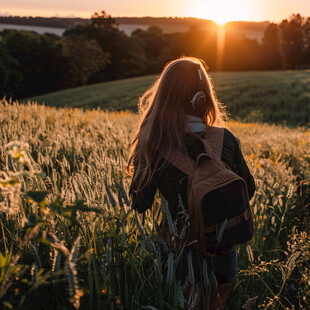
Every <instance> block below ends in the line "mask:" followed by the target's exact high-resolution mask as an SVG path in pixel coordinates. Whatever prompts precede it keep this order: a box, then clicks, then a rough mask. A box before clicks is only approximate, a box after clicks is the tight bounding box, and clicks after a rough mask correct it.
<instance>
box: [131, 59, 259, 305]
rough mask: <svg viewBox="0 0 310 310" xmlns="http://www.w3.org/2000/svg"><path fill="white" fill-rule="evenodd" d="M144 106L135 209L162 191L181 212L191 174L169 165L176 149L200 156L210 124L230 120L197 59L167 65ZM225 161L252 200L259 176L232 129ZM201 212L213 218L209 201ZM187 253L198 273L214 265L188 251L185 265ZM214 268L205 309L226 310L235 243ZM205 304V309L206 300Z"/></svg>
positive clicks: (135, 153) (136, 148)
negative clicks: (252, 170)
mask: <svg viewBox="0 0 310 310" xmlns="http://www.w3.org/2000/svg"><path fill="white" fill-rule="evenodd" d="M139 110H140V112H141V115H142V117H141V122H140V126H139V129H138V132H137V134H136V136H135V138H134V140H133V143H132V149H131V154H130V158H129V163H128V171H130V170H131V168H132V167H134V173H133V178H132V184H131V189H130V194H131V196H132V207H133V209H135V210H136V211H138V212H139V213H142V212H145V211H146V210H147V209H149V208H151V207H152V203H153V199H154V196H155V194H156V191H157V189H158V190H159V191H160V193H161V195H162V196H163V197H164V198H165V199H166V200H167V202H168V206H169V210H170V211H171V213H172V214H176V213H177V212H178V210H177V209H178V206H179V197H180V196H181V198H182V201H183V203H184V202H186V201H187V197H186V195H187V194H186V177H187V175H186V174H185V173H184V172H182V171H180V170H179V169H178V168H176V167H175V166H174V165H173V164H171V163H170V161H169V158H172V157H173V150H179V151H180V152H182V153H184V154H186V155H187V156H188V157H190V158H191V159H193V160H196V157H197V155H198V154H200V153H203V152H204V146H203V144H202V142H201V139H200V138H202V137H203V136H204V133H205V130H206V129H207V128H208V127H209V126H214V125H217V126H222V125H223V123H224V118H225V112H224V110H223V108H222V106H221V104H220V103H219V102H218V101H217V99H216V95H215V93H214V90H213V86H212V83H211V79H210V77H209V76H208V74H207V68H206V65H205V64H204V62H203V61H202V60H200V59H197V58H193V57H182V58H180V59H177V60H174V61H172V62H170V63H168V64H167V65H166V67H165V68H164V70H163V72H162V74H161V75H160V77H159V78H158V80H157V81H156V82H155V83H154V84H153V85H152V86H151V88H150V89H149V90H148V91H146V93H145V94H144V95H143V96H142V97H141V99H140V102H139ZM221 160H222V161H224V162H225V163H226V164H227V165H228V166H229V167H230V169H231V170H232V171H233V172H234V173H236V174H237V175H239V176H240V177H242V178H243V179H244V180H245V182H246V184H247V187H248V194H249V198H250V199H251V198H252V196H253V194H254V191H255V185H254V179H253V177H252V176H251V174H250V172H249V169H248V167H247V165H246V163H245V160H244V158H243V155H242V153H241V149H240V144H239V140H238V139H237V138H236V137H235V136H234V135H233V134H232V133H231V132H230V131H229V130H227V129H224V140H223V147H222V155H221ZM172 162H173V161H172ZM185 205H186V203H185ZM202 210H203V214H204V218H206V219H208V218H210V216H211V217H212V216H213V215H212V214H210V211H207V206H205V205H204V204H202ZM208 212H209V213H208ZM188 251H189V252H188ZM188 255H191V259H192V261H193V266H194V267H195V270H194V272H195V275H196V276H197V277H198V278H199V276H200V277H201V273H202V272H203V270H202V268H200V267H199V266H201V264H200V262H201V260H203V259H205V260H207V263H208V264H209V266H210V264H211V261H210V258H205V257H201V256H200V254H198V253H197V252H195V251H192V250H191V249H187V250H186V253H184V257H185V260H184V264H183V265H186V257H188ZM197 266H198V267H197ZM212 266H213V267H212V269H213V270H212V271H213V273H214V275H215V277H216V280H217V282H218V285H217V289H215V288H213V289H212V288H211V300H210V303H209V306H204V307H205V309H223V308H224V305H225V302H226V298H227V296H228V293H229V290H230V287H231V283H232V281H233V279H234V278H235V277H236V275H237V252H236V248H235V246H233V247H231V248H228V249H225V251H222V252H220V253H216V255H215V257H214V260H213V262H212ZM209 269H210V268H209ZM209 272H210V270H209ZM180 274H181V275H180V277H181V280H184V279H183V276H184V274H185V278H186V268H185V266H182V264H181V267H180ZM208 276H209V274H208ZM202 295H203V294H202ZM185 296H186V292H185ZM200 307H201V308H202V307H203V302H201V303H200Z"/></svg>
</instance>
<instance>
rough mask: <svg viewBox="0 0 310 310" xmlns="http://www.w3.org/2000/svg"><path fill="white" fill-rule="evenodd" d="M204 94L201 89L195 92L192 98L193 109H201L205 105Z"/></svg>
mask: <svg viewBox="0 0 310 310" xmlns="http://www.w3.org/2000/svg"><path fill="white" fill-rule="evenodd" d="M206 100H207V98H206V94H205V93H204V92H203V91H199V92H197V93H196V94H195V95H194V97H193V99H192V106H193V108H194V110H201V109H202V108H203V107H204V106H205V105H206Z"/></svg>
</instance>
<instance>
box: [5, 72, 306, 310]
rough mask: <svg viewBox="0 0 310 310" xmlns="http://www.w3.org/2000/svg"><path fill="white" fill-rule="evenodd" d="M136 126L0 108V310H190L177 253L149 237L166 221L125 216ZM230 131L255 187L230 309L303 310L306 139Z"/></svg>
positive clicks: (276, 131) (156, 213)
mask: <svg viewBox="0 0 310 310" xmlns="http://www.w3.org/2000/svg"><path fill="white" fill-rule="evenodd" d="M303 74H304V73H303ZM228 76H229V75H228V74H227V75H226V74H225V77H226V78H227V80H226V81H227V83H228ZM231 76H234V74H231ZM246 76H247V77H248V79H249V77H250V75H249V74H247V75H246ZM254 76H256V74H253V79H254ZM218 77H220V76H218ZM149 79H151V78H149ZM131 81H134V79H133V80H131ZM136 81H139V79H136ZM140 81H141V80H140ZM248 82H249V83H250V82H251V81H250V80H249V81H248ZM253 82H254V81H253ZM119 83H121V82H119ZM138 84H140V83H138ZM105 85H109V84H105ZM112 85H113V83H112ZM115 85H116V84H114V86H115ZM219 86H221V84H220V83H219ZM93 87H94V86H93ZM221 87H224V86H223V85H222V86H221ZM86 89H87V88H86ZM82 90H83V89H80V91H82ZM114 90H115V91H117V88H114ZM118 93H120V92H118ZM56 95H57V94H54V96H56ZM58 98H61V97H60V96H58ZM76 98H78V97H76ZM138 121H139V120H138V115H137V114H134V113H131V112H104V111H96V110H86V111H83V110H82V109H71V108H57V109H56V108H53V107H43V106H38V105H35V104H29V105H20V104H18V103H13V104H9V103H8V102H6V101H1V102H0V123H1V127H0V270H1V273H0V309H3V310H8V309H34V310H35V309H44V310H54V309H68V310H69V309H73V308H75V309H94V310H95V309H102V310H106V309H109V310H146V309H149V310H154V309H155V310H159V309H160V310H179V309H180V310H181V309H192V308H191V306H193V305H194V303H195V298H194V297H195V296H196V293H197V292H195V291H193V295H192V299H190V300H184V298H183V294H182V290H183V289H184V287H182V286H181V283H180V281H179V275H178V273H177V265H178V258H179V257H180V255H181V254H182V251H183V249H184V248H179V247H171V246H168V245H167V244H165V242H164V241H163V240H162V239H161V237H160V235H158V233H157V230H156V225H158V223H159V222H160V219H161V218H162V217H163V216H164V217H167V218H168V217H169V212H168V211H167V209H165V208H161V201H160V199H159V197H156V199H155V202H154V205H153V208H152V210H149V211H148V212H147V213H146V217H145V222H144V224H143V225H142V222H141V219H139V218H138V217H136V215H135V213H134V212H133V211H132V210H131V207H130V199H129V197H128V194H127V193H128V188H129V183H130V178H129V177H128V175H127V174H126V172H125V166H126V161H127V158H128V149H129V146H130V142H131V141H132V138H133V136H134V133H135V130H136V128H137V124H138ZM227 126H228V127H229V129H230V130H231V131H232V132H233V133H234V134H236V135H237V136H238V137H239V138H240V141H241V145H242V150H243V154H244V156H245V159H246V161H247V164H248V166H249V169H250V171H251V173H252V174H253V175H254V178H255V182H256V193H255V196H254V197H253V199H252V200H251V206H252V210H253V214H254V218H255V235H254V238H253V239H252V240H251V242H250V245H249V246H248V247H245V246H244V245H240V246H238V253H239V269H238V277H237V279H236V280H235V281H234V283H233V288H232V292H231V294H230V297H229V300H228V304H227V309H229V310H241V309H248V310H251V309H252V310H254V309H255V310H256V309H266V310H278V309H281V310H297V309H300V310H306V309H310V289H309V281H310V237H309V234H308V233H307V231H308V230H309V222H308V215H309V213H307V212H309V211H308V210H309V205H307V204H308V203H309V195H310V187H309V180H310V130H309V129H306V128H292V129H290V128H288V127H285V126H275V125H268V124H257V123H256V124H251V123H248V124H245V123H239V122H230V123H228V124H227ZM307 206H308V207H307ZM163 210H166V212H163ZM168 223H169V221H168ZM172 244H173V240H172ZM167 257H168V260H167ZM188 264H189V265H188V277H190V274H191V270H192V267H191V266H190V263H188ZM208 268H210V266H209V267H208ZM207 280H208V281H211V279H206V281H207ZM190 281H191V280H190ZM185 289H186V287H185ZM227 309H225V310H227Z"/></svg>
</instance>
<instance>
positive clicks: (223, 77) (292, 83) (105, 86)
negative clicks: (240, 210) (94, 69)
mask: <svg viewBox="0 0 310 310" xmlns="http://www.w3.org/2000/svg"><path fill="white" fill-rule="evenodd" d="M210 75H211V77H212V78H213V80H214V84H215V91H216V93H217V96H218V99H219V100H220V101H221V102H223V103H224V104H225V105H226V106H227V109H228V111H229V112H230V115H231V117H232V118H233V119H237V120H238V119H239V120H243V121H250V122H251V121H258V122H272V123H285V124H287V125H293V126H296V125H302V126H304V125H308V124H309V123H310V70H300V71H262V72H223V73H210ZM155 78H156V77H155V76H145V77H137V78H131V79H126V80H118V81H112V82H106V83H100V84H95V85H89V86H85V87H79V88H73V89H68V90H63V91H58V92H54V93H50V94H46V95H42V96H37V97H33V98H31V100H33V101H37V102H38V103H45V104H46V105H49V106H56V107H83V108H87V109H88V108H97V107H100V108H101V109H102V110H127V109H128V110H131V111H136V110H137V101H138V98H139V96H141V95H142V93H143V92H144V91H145V90H146V89H147V88H148V87H149V86H150V85H151V83H152V82H153V81H154V80H155Z"/></svg>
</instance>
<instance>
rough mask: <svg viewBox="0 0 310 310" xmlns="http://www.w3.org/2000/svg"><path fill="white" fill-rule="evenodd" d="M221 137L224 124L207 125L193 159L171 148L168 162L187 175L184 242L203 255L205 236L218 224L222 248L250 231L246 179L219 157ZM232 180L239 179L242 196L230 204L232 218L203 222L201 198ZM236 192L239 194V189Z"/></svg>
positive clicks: (242, 239) (216, 230)
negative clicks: (197, 151) (233, 209)
mask: <svg viewBox="0 0 310 310" xmlns="http://www.w3.org/2000/svg"><path fill="white" fill-rule="evenodd" d="M223 139H224V128H219V127H208V128H207V130H206V133H205V136H204V139H201V141H202V142H203V145H204V148H205V153H201V154H199V155H198V156H197V158H196V161H193V160H192V159H191V158H189V157H188V156H186V155H185V154H183V153H181V152H174V155H173V158H172V159H169V162H171V163H172V164H173V165H174V166H175V167H177V168H178V169H179V170H181V171H182V172H184V173H186V174H187V175H188V179H187V199H188V201H187V206H188V214H189V223H190V225H189V231H188V235H187V239H186V243H187V244H188V245H192V246H194V247H195V248H196V249H197V250H198V251H199V252H201V253H202V254H203V255H210V252H208V247H207V236H208V235H212V234H213V235H215V236H217V234H218V233H219V231H220V230H221V227H222V231H221V233H222V234H223V237H222V238H221V240H222V241H221V243H222V247H224V248H225V247H226V248H227V247H230V246H232V245H235V244H238V243H242V242H246V241H248V240H250V239H251V238H252V237H253V233H254V223H253V216H252V212H251V209H250V205H249V198H248V191H247V185H246V182H245V180H244V179H243V178H241V177H240V176H238V175H237V174H235V173H234V172H233V171H232V170H231V169H230V168H229V167H228V166H227V165H226V164H225V163H224V162H223V161H222V160H221V155H222V147H223ZM233 182H241V184H242V186H241V187H240V188H242V191H243V193H240V195H241V196H243V197H244V199H243V200H244V202H243V203H241V204H240V205H238V206H235V207H234V208H235V209H236V210H235V212H233V213H234V214H236V212H237V214H236V215H235V216H233V217H232V218H226V220H225V222H222V223H214V225H212V226H205V223H204V217H203V211H202V200H203V199H204V197H205V196H206V195H208V194H209V193H211V192H213V191H216V190H218V189H224V191H223V190H221V195H222V193H223V192H224V193H225V188H226V187H227V188H229V187H228V185H229V184H231V183H233ZM236 194H237V195H239V193H236ZM239 209H240V210H239ZM228 211H229V210H228ZM228 213H229V212H228ZM223 225H224V226H225V228H224V226H223ZM223 229H224V232H223Z"/></svg>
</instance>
